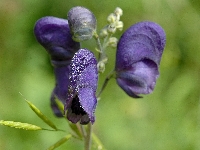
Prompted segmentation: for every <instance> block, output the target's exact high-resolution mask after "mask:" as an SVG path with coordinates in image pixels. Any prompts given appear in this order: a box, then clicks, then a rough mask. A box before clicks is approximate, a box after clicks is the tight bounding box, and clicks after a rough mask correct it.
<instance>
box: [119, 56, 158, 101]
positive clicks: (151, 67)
mask: <svg viewBox="0 0 200 150" xmlns="http://www.w3.org/2000/svg"><path fill="white" fill-rule="evenodd" d="M158 76H159V72H158V68H157V66H156V64H155V63H154V62H152V61H150V60H143V61H141V62H138V63H135V64H134V67H133V68H132V69H131V70H129V71H126V72H119V73H118V78H117V83H118V85H119V86H120V87H121V88H122V89H123V90H124V91H126V93H127V94H128V95H129V96H131V97H134V98H137V97H140V96H138V94H149V93H151V92H152V91H153V89H154V86H155V83H156V79H157V78H158Z"/></svg>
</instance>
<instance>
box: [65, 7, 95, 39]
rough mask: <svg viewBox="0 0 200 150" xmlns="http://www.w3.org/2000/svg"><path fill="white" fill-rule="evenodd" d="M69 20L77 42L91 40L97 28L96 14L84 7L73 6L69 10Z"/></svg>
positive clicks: (73, 36)
mask: <svg viewBox="0 0 200 150" xmlns="http://www.w3.org/2000/svg"><path fill="white" fill-rule="evenodd" d="M68 21H69V27H70V31H71V33H72V38H73V40H74V41H76V42H81V41H84V40H89V39H91V38H92V36H93V34H94V32H95V30H96V22H97V21H96V18H95V16H94V14H93V13H92V12H91V11H90V10H88V9H86V8H84V7H80V6H77V7H73V8H72V9H71V10H70V11H69V12H68Z"/></svg>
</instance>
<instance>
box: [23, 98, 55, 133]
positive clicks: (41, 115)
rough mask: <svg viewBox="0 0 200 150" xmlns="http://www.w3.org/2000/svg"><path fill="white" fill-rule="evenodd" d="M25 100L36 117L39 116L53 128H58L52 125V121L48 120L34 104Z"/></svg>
mask: <svg viewBox="0 0 200 150" xmlns="http://www.w3.org/2000/svg"><path fill="white" fill-rule="evenodd" d="M25 100H26V99H25ZM26 102H27V103H28V105H29V107H30V108H31V109H32V110H33V111H34V112H35V113H36V115H37V116H38V117H40V118H41V119H42V120H43V121H44V122H45V123H46V124H48V125H49V126H50V127H52V128H53V129H55V130H58V128H57V127H56V126H55V125H54V123H53V122H52V121H50V120H49V119H48V118H47V117H46V116H45V115H44V114H43V113H42V112H41V111H40V110H39V109H38V108H37V107H36V106H35V105H33V104H32V103H31V102H30V101H28V100H26Z"/></svg>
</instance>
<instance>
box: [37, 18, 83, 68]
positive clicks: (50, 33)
mask: <svg viewBox="0 0 200 150" xmlns="http://www.w3.org/2000/svg"><path fill="white" fill-rule="evenodd" d="M34 33H35V36H36V38H37V40H38V42H39V43H40V44H41V45H42V46H43V47H44V48H45V49H46V50H47V51H48V52H49V54H50V55H51V59H52V63H53V64H54V65H56V66H57V65H60V64H59V63H58V62H60V61H62V63H61V65H63V64H69V62H70V59H71V58H72V57H73V55H74V53H75V52H76V51H78V49H79V48H80V43H77V42H75V41H73V40H72V35H71V34H70V30H69V25H68V21H67V20H65V19H60V18H56V17H43V18H41V19H39V20H38V21H37V22H36V24H35V28H34ZM65 61H66V62H65Z"/></svg>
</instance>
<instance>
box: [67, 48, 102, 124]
mask: <svg viewBox="0 0 200 150" xmlns="http://www.w3.org/2000/svg"><path fill="white" fill-rule="evenodd" d="M69 80H70V85H69V92H68V97H67V100H66V103H65V111H67V118H68V120H70V121H71V122H73V123H77V122H78V121H80V123H81V124H87V123H89V122H90V121H91V122H92V123H94V121H95V116H94V111H95V108H96V104H97V99H96V96H95V94H96V89H97V81H98V71H97V61H96V58H95V56H94V55H93V53H92V52H90V51H89V50H87V49H80V50H79V51H78V52H77V53H75V55H74V57H73V58H72V61H71V64H70V73H69Z"/></svg>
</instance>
